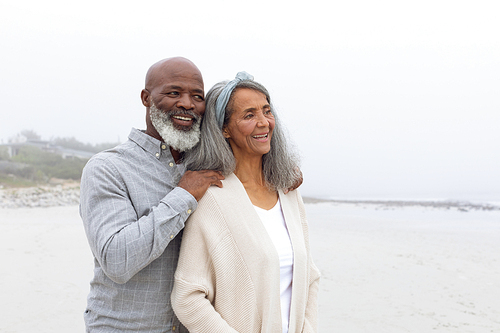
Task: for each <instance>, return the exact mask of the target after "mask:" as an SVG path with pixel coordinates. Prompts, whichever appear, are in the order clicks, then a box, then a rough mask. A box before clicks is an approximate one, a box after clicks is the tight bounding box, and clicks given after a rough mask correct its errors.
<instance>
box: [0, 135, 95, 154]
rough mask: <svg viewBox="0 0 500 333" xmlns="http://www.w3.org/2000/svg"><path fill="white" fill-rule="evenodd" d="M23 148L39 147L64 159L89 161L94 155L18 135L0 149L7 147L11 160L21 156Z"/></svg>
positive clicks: (0, 145) (1, 145)
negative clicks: (20, 151)
mask: <svg viewBox="0 0 500 333" xmlns="http://www.w3.org/2000/svg"><path fill="white" fill-rule="evenodd" d="M23 146H32V147H37V148H40V149H41V150H43V151H45V152H48V153H54V154H58V155H60V156H61V157H62V158H64V159H68V158H75V157H76V158H81V159H89V158H91V157H92V156H93V155H94V153H92V152H88V151H83V150H76V149H70V148H65V147H61V146H56V145H54V144H52V143H51V142H50V141H44V140H29V139H27V138H26V137H25V136H24V135H17V136H15V137H13V138H12V139H9V143H2V144H0V147H7V153H8V154H9V157H10V158H12V157H13V156H17V155H18V154H19V150H20V148H21V147H23Z"/></svg>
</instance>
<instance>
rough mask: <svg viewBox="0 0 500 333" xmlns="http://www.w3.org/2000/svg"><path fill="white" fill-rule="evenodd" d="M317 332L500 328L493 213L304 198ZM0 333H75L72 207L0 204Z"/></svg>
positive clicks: (82, 294) (76, 220)
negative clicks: (316, 292) (316, 276)
mask: <svg viewBox="0 0 500 333" xmlns="http://www.w3.org/2000/svg"><path fill="white" fill-rule="evenodd" d="M306 207H307V212H308V218H309V223H310V231H311V245H312V251H313V255H314V259H315V262H316V265H317V266H318V267H319V268H320V270H321V272H322V280H321V286H320V296H319V332H346V333H347V332H349V333H352V332H384V333H387V332H415V333H417V332H418V333H421V332H477V333H485V332H500V211H499V210H478V209H470V210H467V211H465V210H459V209H457V208H456V207H455V208H453V207H452V208H443V207H441V208H439V207H438V208H436V207H425V206H418V205H415V206H409V207H407V206H402V207H400V206H394V205H393V206H390V205H389V206H387V205H383V204H369V203H358V204H356V203H338V202H337V203H332V202H330V203H328V202H327V203H309V204H307V205H306ZM0 252H1V255H2V279H1V282H0V293H1V294H2V302H1V309H0V310H1V313H2V320H1V321H0V331H1V332H40V333H41V332H60V333H63V332H64V333H67V332H83V331H84V324H83V316H82V314H83V311H84V308H85V303H86V295H87V292H88V286H89V281H90V279H91V276H92V268H93V263H92V255H91V253H90V250H89V248H88V245H87V241H86V238H85V234H84V230H83V226H82V223H81V220H80V217H79V215H78V206H77V205H74V204H72V205H69V206H55V207H45V208H0Z"/></svg>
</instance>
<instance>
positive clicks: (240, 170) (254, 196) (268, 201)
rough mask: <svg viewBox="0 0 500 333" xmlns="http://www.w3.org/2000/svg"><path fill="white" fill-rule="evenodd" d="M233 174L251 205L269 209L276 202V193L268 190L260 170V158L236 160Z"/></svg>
mask: <svg viewBox="0 0 500 333" xmlns="http://www.w3.org/2000/svg"><path fill="white" fill-rule="evenodd" d="M234 174H235V175H236V177H238V179H239V180H240V182H241V183H242V184H243V187H244V188H245V191H246V192H247V195H248V197H249V198H250V201H251V202H252V204H254V205H255V206H257V207H260V208H263V209H267V210H269V209H271V208H273V207H274V206H275V205H276V202H277V201H278V192H276V190H273V189H270V188H269V187H268V186H267V184H266V180H265V178H264V172H263V170H262V157H261V158H255V159H248V158H246V159H244V160H243V162H242V161H241V160H240V161H239V160H236V168H235V170H234Z"/></svg>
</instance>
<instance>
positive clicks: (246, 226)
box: [172, 72, 319, 333]
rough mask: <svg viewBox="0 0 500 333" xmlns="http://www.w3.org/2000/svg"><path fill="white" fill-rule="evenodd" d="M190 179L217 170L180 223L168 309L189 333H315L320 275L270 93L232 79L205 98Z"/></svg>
mask: <svg viewBox="0 0 500 333" xmlns="http://www.w3.org/2000/svg"><path fill="white" fill-rule="evenodd" d="M201 126H202V130H201V133H202V137H201V139H200V142H199V143H198V145H197V146H195V148H193V150H192V151H191V152H190V153H189V154H188V155H187V156H186V157H185V164H186V167H187V169H190V170H203V169H212V170H219V171H221V172H222V173H223V174H224V175H225V176H226V178H225V180H224V181H223V188H217V187H211V188H209V190H208V191H207V193H206V194H205V196H204V197H203V198H202V199H201V200H200V202H199V204H198V208H197V209H196V211H195V212H194V213H193V215H192V216H191V217H190V219H189V220H188V222H187V223H186V227H185V229H184V234H183V239H182V246H181V252H180V257H179V263H178V266H177V271H176V273H175V284H174V289H173V293H172V305H173V308H174V311H175V313H176V315H177V317H178V318H179V319H180V321H181V322H182V323H183V324H184V325H185V326H186V328H187V329H188V330H189V331H190V332H211V333H213V332H240V333H241V332H271V333H276V332H290V333H292V332H316V326H317V325H316V317H317V293H318V284H319V271H318V270H317V268H316V267H315V265H314V264H313V262H312V259H311V255H310V252H309V239H308V227H307V221H306V217H305V210H304V204H303V202H302V198H301V197H300V194H299V193H298V192H297V191H291V192H290V193H288V194H286V195H285V194H284V192H283V190H284V189H287V188H290V187H291V186H292V185H293V184H294V182H295V181H296V179H297V177H298V174H297V173H298V172H297V170H298V167H297V159H296V157H295V156H294V154H292V153H291V151H290V150H289V148H287V143H286V140H285V137H284V134H283V130H282V128H281V126H280V124H279V122H278V120H277V118H276V115H275V114H274V110H273V108H272V106H271V101H270V97H269V93H268V92H267V90H266V89H265V88H264V87H263V86H262V85H261V84H259V83H257V82H254V81H253V77H251V76H250V75H248V74H247V73H245V72H240V73H238V75H237V76H236V79H235V80H233V81H230V82H229V83H227V82H221V83H219V84H216V85H215V86H214V87H213V88H212V89H211V90H210V91H209V92H208V94H207V101H206V111H205V115H204V118H203V122H202V125H201Z"/></svg>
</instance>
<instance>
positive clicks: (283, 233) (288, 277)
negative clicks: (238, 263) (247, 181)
mask: <svg viewBox="0 0 500 333" xmlns="http://www.w3.org/2000/svg"><path fill="white" fill-rule="evenodd" d="M254 207H255V210H256V212H257V214H258V215H259V217H260V219H261V221H262V223H263V224H264V226H265V227H266V230H267V233H268V234H269V237H271V240H272V241H273V244H274V246H275V247H276V250H277V252H278V255H279V258H280V298H281V322H282V328H283V333H288V321H289V318H290V303H291V301H292V277H293V250H292V243H291V241H290V236H289V235H288V229H287V227H286V223H285V218H284V216H283V212H282V210H281V204H280V201H279V200H278V202H277V203H276V205H275V206H274V207H273V208H271V209H270V210H265V209H262V208H260V207H257V206H254Z"/></svg>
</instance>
